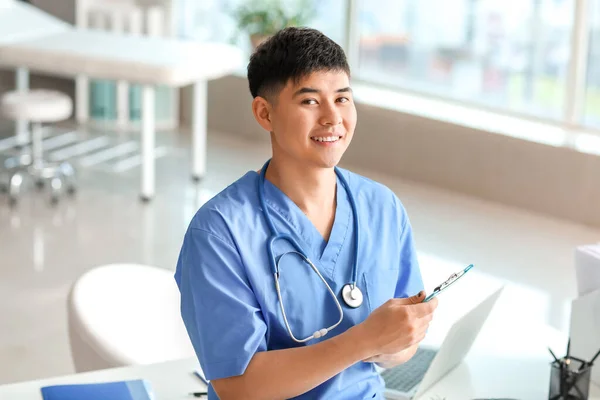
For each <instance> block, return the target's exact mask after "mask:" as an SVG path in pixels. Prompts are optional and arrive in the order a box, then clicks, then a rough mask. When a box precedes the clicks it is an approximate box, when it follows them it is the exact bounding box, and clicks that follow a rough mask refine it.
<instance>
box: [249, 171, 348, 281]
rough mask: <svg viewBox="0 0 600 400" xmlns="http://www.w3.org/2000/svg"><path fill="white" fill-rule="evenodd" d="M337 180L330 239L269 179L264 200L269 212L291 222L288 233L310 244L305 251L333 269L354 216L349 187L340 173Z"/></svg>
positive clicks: (265, 187) (266, 180) (265, 186)
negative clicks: (324, 236) (345, 184)
mask: <svg viewBox="0 0 600 400" xmlns="http://www.w3.org/2000/svg"><path fill="white" fill-rule="evenodd" d="M342 173H343V172H342ZM258 179H260V176H258ZM336 182H337V184H336V207H335V217H334V221H333V226H332V227H331V233H330V234H329V240H328V241H325V239H324V238H323V236H322V235H321V233H320V232H319V231H318V230H317V228H316V227H315V225H314V224H313V223H312V221H311V220H310V219H309V218H308V217H307V216H306V214H304V212H303V211H302V210H301V209H300V207H298V206H297V205H296V203H294V202H293V201H292V200H291V199H290V198H289V197H288V196H287V195H286V194H285V193H283V192H282V191H281V190H280V189H279V188H278V187H277V186H275V185H274V184H273V183H271V182H270V181H269V180H268V179H265V184H264V189H265V202H266V203H267V205H268V207H269V208H270V210H269V212H272V211H275V212H276V213H278V214H279V215H280V216H281V217H283V218H284V219H285V220H286V221H288V222H289V224H290V225H291V229H293V232H288V233H290V234H292V235H294V234H295V235H296V236H299V237H300V238H301V239H302V241H303V242H304V244H305V245H306V246H307V248H306V250H305V251H307V253H309V254H307V255H308V256H309V257H312V258H315V259H318V260H319V261H320V262H321V264H322V265H323V266H327V267H328V269H330V270H333V266H334V265H335V262H336V260H337V258H338V256H339V254H340V252H341V250H342V246H343V245H344V243H345V242H346V237H347V235H348V233H349V229H348V228H349V226H350V222H351V220H350V217H351V216H352V213H351V212H350V209H351V207H350V202H349V199H348V193H346V190H349V189H346V188H344V185H343V184H342V182H341V181H340V179H339V177H338V176H337V174H336ZM302 247H304V246H302Z"/></svg>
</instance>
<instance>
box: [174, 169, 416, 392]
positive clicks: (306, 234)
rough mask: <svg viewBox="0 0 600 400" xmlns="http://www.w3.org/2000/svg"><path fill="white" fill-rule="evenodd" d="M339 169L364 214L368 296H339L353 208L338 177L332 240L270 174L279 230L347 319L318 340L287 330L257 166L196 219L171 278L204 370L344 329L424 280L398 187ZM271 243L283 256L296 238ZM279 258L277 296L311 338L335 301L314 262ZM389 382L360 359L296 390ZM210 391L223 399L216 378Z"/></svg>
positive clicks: (334, 315)
mask: <svg viewBox="0 0 600 400" xmlns="http://www.w3.org/2000/svg"><path fill="white" fill-rule="evenodd" d="M341 171H342V173H343V174H344V177H345V178H346V180H347V182H348V186H349V190H350V191H351V192H352V194H353V195H354V199H355V201H356V206H357V211H358V215H359V224H360V243H359V244H358V246H359V247H358V258H359V259H358V278H357V279H358V281H357V284H358V286H359V287H360V289H361V290H362V292H363V294H364V303H363V305H362V306H361V307H359V308H357V309H351V308H349V307H347V306H345V304H344V303H343V300H342V298H341V295H340V292H341V289H342V287H343V286H344V285H345V284H347V283H348V282H349V281H350V279H351V273H352V266H353V259H352V257H353V254H354V252H353V249H354V246H355V245H356V244H355V243H354V240H353V238H354V234H353V220H352V218H353V216H352V208H351V206H350V203H349V200H348V195H347V193H346V190H345V189H344V186H343V185H342V184H341V183H340V181H339V179H338V184H337V208H336V211H335V220H334V224H333V227H332V230H331V234H330V238H329V241H328V242H326V241H325V240H324V239H323V237H322V236H321V234H320V233H319V232H318V231H317V229H316V228H315V226H314V225H313V224H312V223H311V222H310V220H309V219H308V218H307V216H306V215H305V214H304V213H303V212H302V211H301V210H300V209H299V208H298V206H296V204H295V203H294V202H292V201H291V200H290V199H289V198H288V197H287V196H286V195H285V194H284V193H283V192H282V191H280V190H279V189H278V188H277V187H276V186H275V185H273V184H272V183H270V182H269V181H268V180H265V184H264V186H265V201H266V204H267V207H268V208H269V213H270V215H271V218H272V220H273V223H274V224H275V227H276V229H277V230H278V231H279V232H287V233H289V234H290V235H292V236H293V237H294V238H295V239H296V241H297V242H298V243H299V244H300V246H302V247H303V249H304V251H305V252H306V254H307V255H308V257H309V258H310V259H311V261H312V262H313V263H314V264H315V266H316V267H317V268H318V269H319V271H320V272H321V274H322V275H323V277H324V278H325V279H326V280H327V283H328V284H329V285H330V286H331V288H332V290H333V291H334V293H336V294H337V296H338V300H339V302H340V304H342V307H343V310H344V319H343V321H342V323H341V324H340V325H339V326H338V327H337V328H335V329H334V330H332V331H331V332H329V334H327V335H326V336H325V337H323V338H320V339H313V340H310V341H308V342H306V343H304V344H300V343H296V342H294V341H293V340H292V339H291V337H290V336H289V334H288V332H287V330H286V327H285V324H284V321H283V317H282V315H281V310H280V308H279V302H278V299H277V293H276V291H275V278H274V277H273V274H272V271H271V269H270V266H269V261H268V258H267V245H266V243H267V239H268V237H270V235H271V233H270V231H269V227H268V225H267V224H266V222H265V219H264V216H263V212H262V210H261V207H260V205H259V200H258V192H257V185H258V181H259V175H258V173H257V172H255V171H250V172H248V173H246V174H245V175H244V176H243V177H242V178H240V179H239V180H238V181H236V182H235V183H233V184H232V185H230V186H228V187H227V188H226V189H225V190H223V191H222V192H221V193H219V194H217V195H216V196H215V197H214V198H212V199H211V200H210V201H208V202H207V203H206V204H204V205H203V206H202V207H201V208H200V210H198V212H197V213H196V215H195V216H194V218H193V219H192V221H191V223H190V226H189V228H188V230H187V232H186V234H185V238H184V240H183V245H182V248H181V253H180V255H179V260H178V263H177V270H176V272H175V280H176V281H177V284H178V286H179V290H180V291H181V314H182V317H183V321H184V323H185V326H186V328H187V331H188V334H189V336H190V339H191V342H192V344H193V346H194V349H195V351H196V354H197V355H198V358H199V361H200V365H201V366H202V370H203V371H204V373H205V375H206V377H207V378H208V379H219V378H225V377H230V376H236V375H242V374H243V373H244V371H245V370H246V367H247V366H248V363H249V362H250V360H251V359H252V357H253V355H254V354H255V353H256V352H260V351H269V350H278V349H287V348H292V347H298V346H307V345H311V344H314V343H318V342H319V341H321V340H327V339H329V338H331V337H333V336H336V335H339V334H340V333H342V332H344V331H346V330H347V329H348V328H350V327H351V326H353V325H356V324H359V323H360V322H362V321H364V320H365V319H366V318H367V316H368V315H369V313H371V312H372V311H373V310H375V309H376V308H377V307H379V306H380V305H382V304H383V303H385V302H386V301H387V300H389V299H390V298H392V297H409V296H413V295H415V294H417V293H418V292H419V291H420V290H422V289H423V282H422V280H421V274H420V271H419V266H418V262H417V257H416V251H415V249H414V244H413V237H412V231H411V227H410V223H409V220H408V217H407V215H406V211H405V209H404V207H403V206H402V204H401V203H400V201H399V200H398V198H397V197H396V195H395V194H394V193H393V192H392V191H391V190H389V189H388V188H387V187H385V186H383V185H381V184H379V183H376V182H374V181H372V180H370V179H367V178H364V177H362V176H359V175H357V174H354V173H352V172H349V171H347V170H343V169H341ZM274 249H275V252H274V253H275V256H276V257H277V256H278V255H280V254H282V253H284V252H285V251H290V250H292V246H291V245H289V244H287V243H286V242H285V241H276V242H275V245H274ZM280 265H281V276H280V284H281V295H282V298H283V301H284V306H285V309H286V314H287V317H288V321H289V323H290V328H291V329H292V331H293V333H294V335H295V336H296V337H297V338H305V337H308V336H310V335H312V334H313V333H314V332H315V331H316V330H318V329H321V328H325V327H329V326H331V325H333V324H334V323H335V322H337V320H338V318H339V311H338V309H337V308H336V305H335V302H334V301H333V299H332V298H331V295H330V293H329V292H328V290H327V288H326V286H325V285H324V284H323V282H322V281H321V280H320V279H319V277H318V276H317V274H315V272H314V271H313V270H312V269H311V268H310V266H308V265H306V264H305V263H302V262H301V261H300V259H299V258H297V257H295V256H289V255H288V256H286V257H284V259H283V261H282V262H281V264H280ZM282 384H285V383H284V382H282ZM383 387H384V385H383V380H382V379H381V378H380V376H379V375H378V374H377V373H376V371H375V367H374V365H373V364H372V363H365V362H358V363H356V364H355V365H353V366H351V367H349V368H347V369H346V370H344V371H342V372H341V373H339V374H338V375H336V376H334V377H333V378H331V379H329V380H328V381H326V382H324V383H323V384H321V385H319V386H317V387H316V388H314V389H312V390H310V391H309V392H307V393H304V394H303V395H301V396H298V397H297V398H298V399H316V398H326V399H372V398H377V399H379V398H381V399H383ZM208 397H209V399H217V398H218V397H217V395H216V393H215V392H214V390H213V388H212V387H209V396H208Z"/></svg>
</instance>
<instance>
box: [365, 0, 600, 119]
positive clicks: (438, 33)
mask: <svg viewBox="0 0 600 400" xmlns="http://www.w3.org/2000/svg"><path fill="white" fill-rule="evenodd" d="M574 1H575V0H521V1H505V0H454V1H447V0H359V1H358V7H359V8H358V21H357V23H358V31H359V32H360V38H359V44H358V46H359V52H358V57H359V60H358V71H357V73H356V72H355V74H356V75H357V76H358V77H359V78H360V79H362V80H365V81H371V82H376V83H381V84H386V85H393V86H397V87H400V88H405V89H409V90H414V91H417V92H425V93H429V94H433V95H438V96H443V97H451V98H454V99H458V100H462V101H468V102H476V103H478V104H484V105H487V106H492V107H496V108H504V109H509V110H513V111H517V112H527V113H530V114H535V115H541V116H544V117H550V118H556V119H560V118H562V117H563V109H564V99H565V79H566V75H567V72H568V64H569V58H570V34H571V31H572V28H573V26H572V25H573V12H574ZM598 1H600V0H598Z"/></svg>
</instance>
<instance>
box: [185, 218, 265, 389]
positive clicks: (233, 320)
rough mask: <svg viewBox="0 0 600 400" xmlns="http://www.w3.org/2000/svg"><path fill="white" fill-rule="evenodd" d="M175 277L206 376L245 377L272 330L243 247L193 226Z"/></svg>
mask: <svg viewBox="0 0 600 400" xmlns="http://www.w3.org/2000/svg"><path fill="white" fill-rule="evenodd" d="M175 280H176V281H177V284H178V286H179V290H180V292H181V315H182V318H183V322H184V324H185V327H186V329H187V332H188V335H189V336H190V339H191V341H192V344H193V346H194V350H195V351H196V354H197V356H198V359H199V361H200V365H201V366H202V370H203V371H204V373H205V375H206V377H207V378H208V379H219V378H226V377H230V376H237V375H242V374H243V373H244V371H245V370H246V367H247V366H248V364H249V362H250V360H251V359H252V357H253V356H254V354H255V353H256V352H259V351H265V350H266V348H267V346H266V339H265V333H266V330H267V329H266V324H265V322H264V319H263V316H262V312H261V309H260V307H259V305H258V302H257V300H256V297H255V295H254V292H253V291H252V288H251V287H250V285H249V283H248V279H247V275H246V272H245V269H244V267H243V264H242V261H241V258H240V255H239V253H238V251H237V250H236V249H235V247H234V246H233V245H232V244H231V243H229V242H228V241H225V240H224V239H221V238H220V237H218V236H216V235H214V234H213V233H210V232H208V231H205V230H202V229H198V228H192V227H190V228H189V229H188V231H187V233H186V235H185V238H184V241H183V245H182V248H181V252H180V255H179V261H178V262H177V270H176V272H175Z"/></svg>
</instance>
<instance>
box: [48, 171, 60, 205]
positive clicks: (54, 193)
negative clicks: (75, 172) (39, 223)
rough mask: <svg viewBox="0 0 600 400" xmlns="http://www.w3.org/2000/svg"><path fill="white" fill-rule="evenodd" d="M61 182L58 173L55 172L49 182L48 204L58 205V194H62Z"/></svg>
mask: <svg viewBox="0 0 600 400" xmlns="http://www.w3.org/2000/svg"><path fill="white" fill-rule="evenodd" d="M62 186H63V180H62V177H61V174H60V172H58V171H57V173H56V175H54V177H53V178H52V179H51V180H50V203H52V204H56V203H58V199H59V197H60V193H61V192H62Z"/></svg>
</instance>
